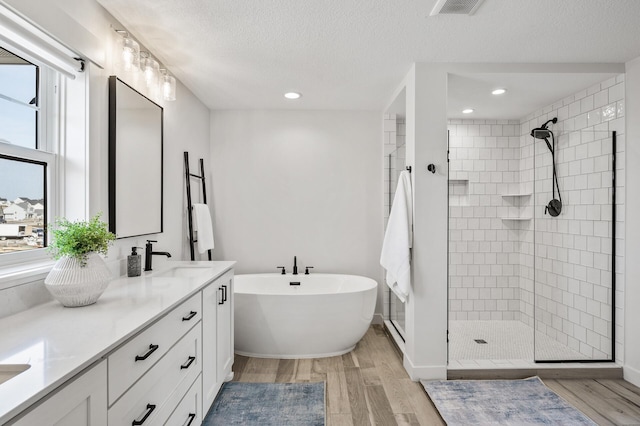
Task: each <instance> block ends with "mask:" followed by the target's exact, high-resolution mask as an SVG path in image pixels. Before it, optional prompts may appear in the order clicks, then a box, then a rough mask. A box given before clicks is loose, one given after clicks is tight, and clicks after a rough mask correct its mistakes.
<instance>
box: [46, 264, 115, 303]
mask: <svg viewBox="0 0 640 426" xmlns="http://www.w3.org/2000/svg"><path fill="white" fill-rule="evenodd" d="M111 278H112V277H111V272H110V271H109V268H107V265H106V263H105V262H104V260H103V259H102V258H101V257H100V256H99V255H98V254H97V253H90V254H89V256H88V259H87V264H86V265H85V266H82V265H81V264H80V261H79V260H77V259H74V258H71V257H63V258H61V259H60V260H58V261H57V262H56V264H55V265H54V266H53V269H51V271H50V272H49V275H47V278H45V280H44V284H45V287H46V288H47V290H49V292H50V293H51V294H52V295H53V297H55V298H56V300H58V301H59V302H60V303H62V304H63V305H64V306H67V307H69V308H74V307H78V306H86V305H91V304H93V303H96V301H97V300H98V298H99V297H100V296H101V295H102V293H103V292H104V291H105V289H106V288H107V286H108V285H109V281H111Z"/></svg>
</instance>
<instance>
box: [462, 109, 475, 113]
mask: <svg viewBox="0 0 640 426" xmlns="http://www.w3.org/2000/svg"><path fill="white" fill-rule="evenodd" d="M472 112H473V108H465V109H463V110H462V113H463V114H471V113H472Z"/></svg>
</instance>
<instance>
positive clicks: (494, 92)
mask: <svg viewBox="0 0 640 426" xmlns="http://www.w3.org/2000/svg"><path fill="white" fill-rule="evenodd" d="M506 92H507V89H496V90H494V91H493V92H491V94H492V95H504V94H505V93H506Z"/></svg>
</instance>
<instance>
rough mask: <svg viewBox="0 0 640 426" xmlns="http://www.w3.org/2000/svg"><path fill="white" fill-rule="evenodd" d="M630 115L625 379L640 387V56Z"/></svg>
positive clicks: (629, 77) (630, 75)
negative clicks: (639, 187)
mask: <svg viewBox="0 0 640 426" xmlns="http://www.w3.org/2000/svg"><path fill="white" fill-rule="evenodd" d="M625 90H626V93H625V100H626V109H627V112H626V115H627V117H633V118H631V119H629V120H627V122H626V128H627V130H626V132H627V134H626V139H627V144H626V149H627V150H626V173H627V176H626V177H627V179H626V182H627V185H626V200H625V201H626V203H625V204H626V212H627V215H626V219H627V221H626V234H625V235H626V239H625V244H626V245H625V258H626V259H627V260H626V262H625V265H621V266H623V270H622V271H621V272H623V273H624V274H625V277H626V279H625V281H626V284H627V285H626V286H625V289H624V290H625V300H624V307H625V309H624V312H625V324H626V327H625V338H624V361H625V365H624V378H625V379H627V380H628V381H630V382H632V383H633V384H635V385H636V386H640V339H638V324H640V309H638V302H639V301H640V286H638V282H637V279H638V277H640V262H639V261H638V259H640V215H638V214H634V213H637V212H640V190H638V185H639V184H640V167H639V165H640V121H639V120H638V119H637V118H636V117H639V116H640V58H638V59H635V60H633V61H631V62H628V63H627V64H626V75H625Z"/></svg>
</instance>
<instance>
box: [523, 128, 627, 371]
mask: <svg viewBox="0 0 640 426" xmlns="http://www.w3.org/2000/svg"><path fill="white" fill-rule="evenodd" d="M543 127H544V126H543ZM550 127H552V126H550ZM529 142H530V144H531V145H530V148H529V149H527V150H524V151H523V158H522V160H523V161H522V164H524V165H525V167H524V169H523V170H522V172H521V173H522V177H523V180H522V181H523V182H525V183H527V181H528V183H529V185H531V186H532V187H533V193H534V195H533V200H532V202H531V206H530V208H531V209H532V218H533V221H532V222H533V223H532V224H531V225H530V227H529V228H528V229H527V230H526V235H525V238H524V241H525V243H524V244H525V247H526V249H525V250H523V255H522V256H523V257H524V259H523V262H522V263H521V268H522V270H521V275H522V276H523V277H524V278H523V285H522V286H521V297H522V303H523V304H524V309H523V314H522V316H523V318H522V320H523V321H524V322H525V323H529V324H530V325H533V328H534V356H535V361H536V362H567V361H581V362H583V361H584V362H588V361H611V360H613V359H614V358H615V354H614V341H615V335H614V332H615V318H614V305H615V264H614V259H615V217H616V216H615V168H616V164H615V152H616V135H615V132H598V131H556V132H545V131H544V129H538V131H537V132H536V131H535V130H534V131H533V133H532V137H531V138H530V141H529ZM527 155H529V158H527ZM531 304H532V305H531ZM527 305H529V306H527ZM530 312H531V313H532V314H533V315H532V316H531V315H528V313H530Z"/></svg>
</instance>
